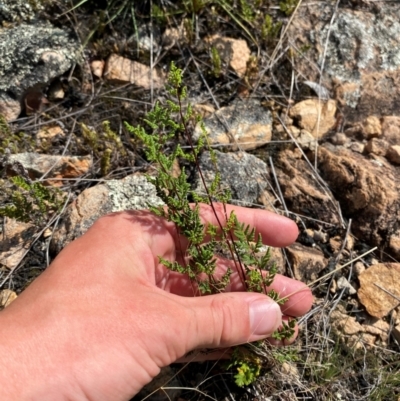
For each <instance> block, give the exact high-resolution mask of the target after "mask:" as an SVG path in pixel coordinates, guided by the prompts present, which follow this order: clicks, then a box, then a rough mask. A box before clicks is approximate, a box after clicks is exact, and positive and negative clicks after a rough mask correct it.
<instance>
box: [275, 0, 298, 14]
mask: <svg viewBox="0 0 400 401" xmlns="http://www.w3.org/2000/svg"><path fill="white" fill-rule="evenodd" d="M298 2H299V0H283V1H281V2H280V3H279V9H280V10H281V11H282V12H283V13H285V14H286V15H287V16H289V15H291V14H292V12H293V11H294V10H295V8H296V6H297V3H298Z"/></svg>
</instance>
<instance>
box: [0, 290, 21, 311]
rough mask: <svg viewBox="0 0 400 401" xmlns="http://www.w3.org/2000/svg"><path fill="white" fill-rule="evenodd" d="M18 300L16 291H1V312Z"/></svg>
mask: <svg viewBox="0 0 400 401" xmlns="http://www.w3.org/2000/svg"><path fill="white" fill-rule="evenodd" d="M17 298H18V296H17V294H16V293H15V292H14V291H11V290H8V289H6V290H2V291H0V310H1V309H3V308H6V307H7V306H8V305H10V303H11V302H12V301H14V300H15V299H17Z"/></svg>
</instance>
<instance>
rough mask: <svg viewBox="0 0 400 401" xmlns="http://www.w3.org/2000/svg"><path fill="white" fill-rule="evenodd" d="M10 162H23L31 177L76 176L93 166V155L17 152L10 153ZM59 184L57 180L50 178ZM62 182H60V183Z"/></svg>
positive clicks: (53, 182) (50, 181)
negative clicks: (53, 154)
mask: <svg viewBox="0 0 400 401" xmlns="http://www.w3.org/2000/svg"><path fill="white" fill-rule="evenodd" d="M9 162H10V163H21V164H22V165H23V166H24V168H25V169H26V170H27V171H28V173H29V176H30V178H32V179H37V178H41V177H42V176H43V174H46V178H47V179H49V178H56V179H60V180H61V179H63V178H76V177H80V176H82V175H84V174H86V173H87V172H88V171H89V170H90V168H91V167H92V157H91V156H52V155H43V154H39V153H16V154H14V155H10V157H9ZM49 183H52V184H55V185H57V181H53V180H49ZM60 183H61V182H58V184H60Z"/></svg>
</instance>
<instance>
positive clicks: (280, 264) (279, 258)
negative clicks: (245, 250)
mask: <svg viewBox="0 0 400 401" xmlns="http://www.w3.org/2000/svg"><path fill="white" fill-rule="evenodd" d="M268 251H269V253H270V260H269V266H272V265H275V266H276V267H277V269H278V273H279V274H285V270H286V269H285V268H286V263H285V259H284V258H283V255H282V251H281V249H280V248H272V247H270V246H267V245H264V246H263V247H262V249H261V252H259V253H258V254H257V256H264V255H265V254H266V253H267V252H268Z"/></svg>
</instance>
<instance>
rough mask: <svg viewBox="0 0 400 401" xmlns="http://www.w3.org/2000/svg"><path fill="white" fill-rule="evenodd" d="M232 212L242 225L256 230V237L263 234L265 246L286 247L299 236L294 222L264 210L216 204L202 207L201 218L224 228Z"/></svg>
mask: <svg viewBox="0 0 400 401" xmlns="http://www.w3.org/2000/svg"><path fill="white" fill-rule="evenodd" d="M225 211H226V212H225ZM232 211H233V212H235V214H236V217H237V219H238V220H239V222H240V223H244V224H246V225H249V226H250V227H252V228H255V230H256V235H258V234H261V236H262V239H263V243H264V244H265V245H270V246H274V247H284V246H287V245H290V244H291V243H292V242H294V241H295V240H296V238H297V236H298V228H297V225H296V223H295V222H294V221H292V220H290V219H288V218H287V217H284V216H280V215H278V214H276V213H272V212H269V211H267V210H262V209H249V208H246V207H240V206H234V205H226V206H225V208H224V205H223V204H222V203H214V204H213V206H209V205H201V206H200V217H201V219H202V221H203V222H208V223H211V224H214V225H216V226H219V224H222V226H224V225H225V224H226V217H229V215H230V214H231V212H232Z"/></svg>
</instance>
